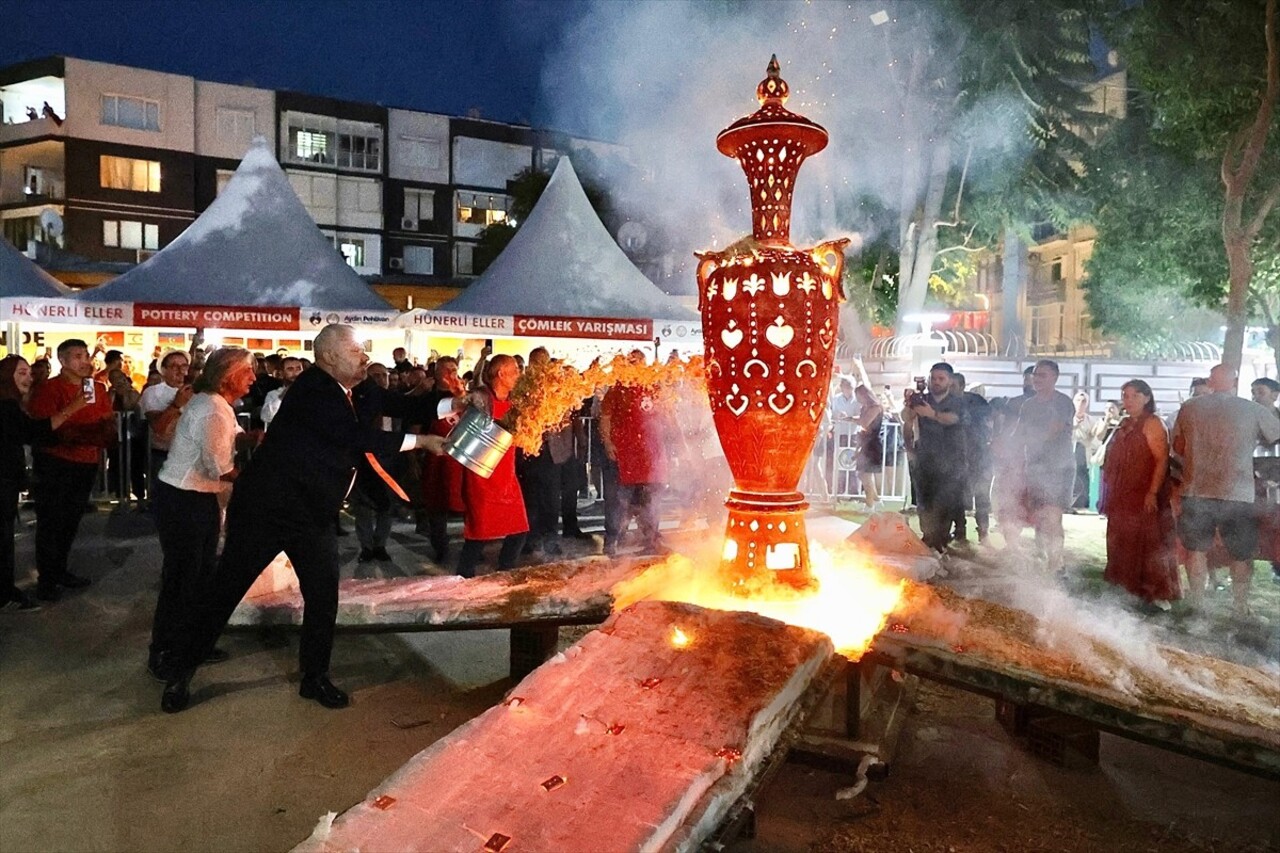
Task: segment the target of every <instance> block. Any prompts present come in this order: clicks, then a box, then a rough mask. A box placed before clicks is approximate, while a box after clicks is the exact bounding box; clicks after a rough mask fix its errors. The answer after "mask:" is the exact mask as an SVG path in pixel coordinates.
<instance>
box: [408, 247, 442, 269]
mask: <svg viewBox="0 0 1280 853" xmlns="http://www.w3.org/2000/svg"><path fill="white" fill-rule="evenodd" d="M404 271H405V272H407V273H413V274H414V275H434V274H435V271H436V250H435V249H433V248H432V247H431V246H405V247H404Z"/></svg>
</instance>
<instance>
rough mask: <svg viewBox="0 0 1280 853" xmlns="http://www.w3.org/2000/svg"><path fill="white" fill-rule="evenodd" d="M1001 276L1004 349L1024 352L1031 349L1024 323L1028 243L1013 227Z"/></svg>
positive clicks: (1006, 234)
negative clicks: (1023, 297)
mask: <svg viewBox="0 0 1280 853" xmlns="http://www.w3.org/2000/svg"><path fill="white" fill-rule="evenodd" d="M1002 252H1003V257H1002V261H1003V263H1002V264H1001V267H1002V270H1001V276H1000V338H1001V340H1000V351H1001V352H1002V353H1004V354H1005V355H1011V356H1015V357H1019V356H1022V355H1023V354H1025V353H1026V351H1027V331H1026V329H1025V328H1024V327H1023V325H1022V314H1021V313H1020V311H1019V309H1021V308H1022V290H1023V288H1024V287H1025V286H1026V283H1027V244H1026V243H1024V242H1022V238H1021V237H1020V236H1018V232H1017V231H1014V230H1013V229H1012V228H1006V229H1005V230H1004V245H1003V247H1002Z"/></svg>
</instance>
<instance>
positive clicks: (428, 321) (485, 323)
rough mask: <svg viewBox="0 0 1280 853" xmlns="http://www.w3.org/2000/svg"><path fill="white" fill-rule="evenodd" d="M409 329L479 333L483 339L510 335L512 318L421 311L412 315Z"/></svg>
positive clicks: (451, 332) (512, 323)
mask: <svg viewBox="0 0 1280 853" xmlns="http://www.w3.org/2000/svg"><path fill="white" fill-rule="evenodd" d="M408 325H409V326H410V327H411V328H414V329H424V330H426V331H429V332H449V333H450V334H465V333H468V332H477V333H481V335H482V336H483V337H489V336H491V335H510V334H512V331H511V330H512V327H513V325H514V322H513V318H511V317H501V316H495V315H488V314H458V313H454V312H451V311H423V312H422V313H419V314H414V315H413V317H412V319H411V321H410V322H409V323H408Z"/></svg>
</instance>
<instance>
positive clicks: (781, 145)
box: [697, 56, 848, 591]
mask: <svg viewBox="0 0 1280 853" xmlns="http://www.w3.org/2000/svg"><path fill="white" fill-rule="evenodd" d="M778 72H779V68H778V60H777V57H776V56H775V57H773V58H772V59H770V61H769V66H768V71H767V75H768V76H766V77H765V79H764V80H763V81H762V82H761V83H760V85H759V87H757V89H756V98H757V100H758V101H759V102H760V109H759V110H757V111H756V112H755V113H753V114H751V115H749V116H746V117H744V118H741V119H739V120H738V121H736V122H734V123H733V124H731V125H730V126H729V127H727V128H725V129H724V130H723V131H721V133H720V135H719V136H718V137H717V138H716V147H717V148H718V149H719V150H720V152H721V153H722V154H724V155H726V156H728V157H733V158H734V159H736V160H737V161H738V162H739V163H740V164H741V165H742V169H743V171H744V172H746V175H747V183H748V185H749V187H750V190H751V210H752V220H751V232H752V233H751V236H750V237H746V238H743V239H742V240H740V241H738V242H737V243H735V244H733V245H732V246H730V247H729V248H728V249H726V250H724V251H722V252H714V251H705V252H699V253H697V257H698V259H699V264H698V306H699V311H700V312H701V314H702V333H703V343H704V347H705V353H706V356H705V357H706V366H707V393H708V395H709V398H710V403H711V411H712V415H713V417H714V420H715V425H716V432H717V434H718V435H719V437H720V443H721V445H722V446H723V447H724V452H725V456H726V458H727V460H728V463H729V469H730V471H731V472H732V474H733V479H734V489H733V491H731V492H730V493H729V499H728V501H726V506H727V507H728V509H729V520H728V525H727V528H726V531H725V545H724V553H723V555H722V558H721V570H722V572H723V573H724V574H725V577H726V580H727V581H728V582H729V583H730V584H731V585H732V586H733V587H735V588H741V589H742V590H743V591H746V590H747V589H748V588H749V587H752V586H753V585H754V584H756V583H757V582H759V581H761V580H765V581H770V580H772V581H777V582H780V583H785V584H788V585H791V586H794V587H799V588H804V587H807V586H809V585H810V584H811V583H812V580H811V576H810V573H809V547H808V539H807V536H806V533H805V525H804V512H805V510H806V509H808V504H807V503H806V502H805V499H804V495H803V494H802V493H800V492H799V491H797V488H798V486H799V482H800V477H801V475H802V474H803V472H804V468H805V465H806V463H807V461H808V459H809V454H810V451H811V450H812V448H813V442H814V439H815V438H816V437H817V434H818V426H819V423H820V422H821V420H822V414H823V410H824V409H825V408H826V403H827V390H828V386H829V383H830V380H831V370H832V365H833V362H834V359H835V343H836V328H837V317H838V312H839V307H840V303H841V302H842V301H843V300H844V292H843V289H842V287H841V279H840V277H841V273H842V271H843V268H844V247H845V245H847V244H848V240H843V239H841V240H830V241H827V242H825V243H822V244H820V245H818V246H816V247H814V248H812V249H802V248H797V247H795V246H793V245H792V244H791V239H790V237H791V197H792V193H793V191H794V189H795V178H796V174H797V172H798V171H799V169H800V165H801V163H803V162H804V160H805V158H807V157H809V156H811V155H813V154H816V153H817V152H819V151H821V150H822V149H823V148H825V147H826V145H827V131H826V130H825V129H824V128H822V127H821V126H820V125H818V124H816V123H814V122H812V121H810V120H809V119H807V118H805V117H803V116H801V115H797V114H796V113H793V112H791V111H790V110H788V109H786V107H785V106H784V104H785V103H786V100H787V95H788V87H787V83H786V81H785V80H783V79H782V78H781V77H780V76H779V73H778Z"/></svg>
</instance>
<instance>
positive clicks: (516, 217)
mask: <svg viewBox="0 0 1280 853" xmlns="http://www.w3.org/2000/svg"><path fill="white" fill-rule="evenodd" d="M585 153H586V152H583V154H585ZM581 156H582V155H578V154H575V155H574V157H575V162H576V159H577V158H579V157H581ZM582 159H584V160H585V161H586V162H587V163H588V168H589V167H590V166H589V164H590V158H587V157H582ZM580 168H581V166H580ZM584 174H588V175H589V174H590V173H589V172H585V173H584ZM550 180H551V173H550V172H546V171H543V170H541V169H534V168H532V167H529V168H526V169H521V170H520V171H519V172H517V173H516V174H515V175H514V176H513V177H512V178H511V180H509V181H507V192H508V193H510V194H511V210H510V212H509V213H510V215H509V216H508V217H507V219H506V220H505V221H503V222H495V223H494V224H492V225H488V226H486V227H485V229H484V230H483V231H481V232H480V236H479V242H477V243H476V247H475V251H474V254H473V255H472V269H473V270H474V271H475V273H476V275H479V274H480V273H483V272H484V271H485V270H486V269H488V267H489V264H491V263H493V262H494V260H495V259H496V258H497V257H498V255H500V254H502V250H503V249H505V248H506V247H507V244H508V243H510V242H511V238H512V237H514V236H516V231H517V230H519V228H520V223H522V222H524V221H525V220H526V219H528V218H529V214H531V213H533V208H534V207H535V206H536V205H537V204H538V199H540V198H542V193H543V191H544V190H546V188H547V183H548V182H549V181H550ZM580 180H581V181H582V191H583V192H584V193H586V195H587V201H589V202H591V207H592V209H594V210H595V212H596V215H598V216H599V217H600V218H601V220H604V221H606V222H607V221H608V220H607V219H606V217H607V216H608V215H609V213H610V210H611V203H610V199H609V195H608V193H607V192H606V191H605V190H604V189H602V188H601V186H600V185H599V184H598V183H596V181H594V180H592V179H591V178H589V177H584V176H581V175H580ZM513 223H514V224H513Z"/></svg>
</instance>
